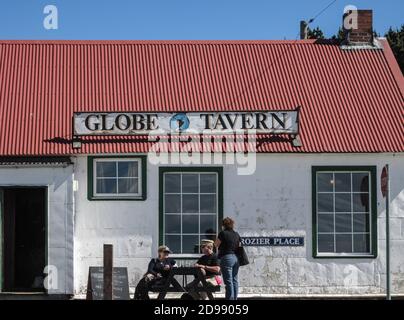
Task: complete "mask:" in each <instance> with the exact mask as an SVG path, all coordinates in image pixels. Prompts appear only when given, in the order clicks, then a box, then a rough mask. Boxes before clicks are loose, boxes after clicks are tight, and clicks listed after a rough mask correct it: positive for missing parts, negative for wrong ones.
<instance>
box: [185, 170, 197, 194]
mask: <svg viewBox="0 0 404 320" xmlns="http://www.w3.org/2000/svg"><path fill="white" fill-rule="evenodd" d="M198 186H199V181H198V175H197V174H183V175H182V192H184V193H198V192H199V190H198Z"/></svg>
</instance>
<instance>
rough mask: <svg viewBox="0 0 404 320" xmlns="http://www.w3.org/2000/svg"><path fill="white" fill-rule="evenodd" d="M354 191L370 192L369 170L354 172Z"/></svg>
mask: <svg viewBox="0 0 404 320" xmlns="http://www.w3.org/2000/svg"><path fill="white" fill-rule="evenodd" d="M352 188H353V190H352V191H353V192H369V174H368V173H367V172H361V173H352Z"/></svg>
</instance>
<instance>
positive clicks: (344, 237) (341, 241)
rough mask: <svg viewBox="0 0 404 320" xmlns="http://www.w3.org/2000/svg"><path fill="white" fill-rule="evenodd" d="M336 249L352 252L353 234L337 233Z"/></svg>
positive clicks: (339, 251) (340, 251)
mask: <svg viewBox="0 0 404 320" xmlns="http://www.w3.org/2000/svg"><path fill="white" fill-rule="evenodd" d="M335 237H336V243H335V245H336V251H337V252H338V253H342V252H352V235H351V234H337V235H336V236H335Z"/></svg>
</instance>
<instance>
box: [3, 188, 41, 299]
mask: <svg viewBox="0 0 404 320" xmlns="http://www.w3.org/2000/svg"><path fill="white" fill-rule="evenodd" d="M0 190H1V200H2V201H1V202H2V203H1V209H2V210H1V211H2V212H1V213H2V214H1V220H0V221H1V224H2V244H3V245H2V255H1V257H2V268H1V269H2V272H1V273H2V275H1V280H2V292H41V291H44V286H43V271H44V267H45V265H46V251H47V250H46V238H47V232H46V229H47V228H46V214H47V205H46V204H47V199H46V198H47V197H46V195H47V188H46V187H5V188H1V189H0Z"/></svg>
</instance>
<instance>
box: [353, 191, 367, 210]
mask: <svg viewBox="0 0 404 320" xmlns="http://www.w3.org/2000/svg"><path fill="white" fill-rule="evenodd" d="M353 211H354V212H369V194H368V193H355V194H353Z"/></svg>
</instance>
